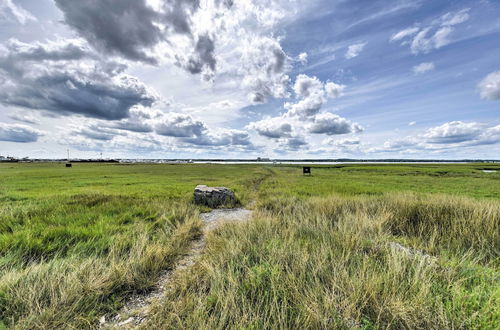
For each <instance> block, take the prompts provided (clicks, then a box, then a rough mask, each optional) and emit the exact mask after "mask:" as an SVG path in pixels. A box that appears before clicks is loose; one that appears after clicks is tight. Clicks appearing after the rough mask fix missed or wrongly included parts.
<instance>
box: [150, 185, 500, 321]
mask: <svg viewBox="0 0 500 330" xmlns="http://www.w3.org/2000/svg"><path fill="white" fill-rule="evenodd" d="M499 224H500V203H499V202H496V201H477V200H472V199H468V198H458V197H449V196H434V197H432V198H429V197H427V198H426V197H422V196H419V195H415V194H387V195H384V196H380V197H366V196H365V197H361V196H358V197H340V196H330V197H317V198H312V199H308V200H304V199H297V198H279V197H277V198H274V199H268V200H265V201H261V202H260V204H259V211H258V213H257V214H256V215H255V216H254V220H253V221H251V222H249V223H246V224H228V225H226V226H224V227H223V228H221V229H219V230H217V231H216V232H214V233H213V234H212V235H211V236H210V237H209V241H208V247H207V251H206V254H205V256H204V258H203V260H202V261H201V262H200V263H199V264H198V265H197V266H196V268H195V269H194V270H192V271H190V272H186V273H184V274H182V275H181V276H178V278H177V279H176V281H175V282H174V283H172V288H171V291H169V294H168V295H167V296H166V297H165V299H164V300H163V301H162V303H161V304H159V305H158V306H156V310H155V313H154V317H153V319H152V320H151V321H150V323H148V324H147V325H146V326H145V327H146V328H202V329H204V328H210V329H215V328H217V329H218V328H252V329H254V328H256V329H260V328H362V327H363V328H391V329H401V328H411V329H413V328H423V329H443V328H467V329H479V328H483V329H484V328H491V329H493V328H496V327H497V326H498V324H499V322H500V314H499V313H500V290H499V286H498V284H499V263H498V251H499V248H500V246H499V245H500V244H499V243H500V236H499V235H500V234H499V233H500V231H499ZM395 242H398V243H400V244H401V245H403V246H406V247H408V248H413V249H419V250H421V251H422V253H428V254H431V255H432V256H434V257H435V258H436V261H433V260H434V259H430V258H423V257H421V256H419V255H417V254H408V253H406V252H405V251H402V250H400V249H397V248H394V244H391V243H395Z"/></svg>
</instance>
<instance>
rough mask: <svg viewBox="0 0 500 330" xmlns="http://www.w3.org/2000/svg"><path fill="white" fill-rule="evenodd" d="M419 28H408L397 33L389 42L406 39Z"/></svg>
mask: <svg viewBox="0 0 500 330" xmlns="http://www.w3.org/2000/svg"><path fill="white" fill-rule="evenodd" d="M419 30H420V28H418V27H410V28H407V29H404V30H401V31H399V32H398V33H395V34H393V35H392V37H391V41H399V40H401V39H404V38H406V37H410V36H412V35H414V34H416V33H417V32H418V31H419Z"/></svg>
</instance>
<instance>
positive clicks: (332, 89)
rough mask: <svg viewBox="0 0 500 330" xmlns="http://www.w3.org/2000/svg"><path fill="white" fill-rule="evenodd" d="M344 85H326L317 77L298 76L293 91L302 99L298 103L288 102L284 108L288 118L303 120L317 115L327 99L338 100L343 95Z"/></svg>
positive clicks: (330, 83)
mask: <svg viewBox="0 0 500 330" xmlns="http://www.w3.org/2000/svg"><path fill="white" fill-rule="evenodd" d="M344 89H345V86H344V85H341V84H336V83H333V82H328V83H326V84H324V83H323V82H321V81H320V80H319V79H318V78H316V77H309V76H307V75H304V74H300V75H298V76H297V78H296V80H295V84H294V85H293V90H294V92H295V95H296V96H297V97H299V98H300V100H299V101H298V102H295V103H291V102H286V103H285V105H284V107H285V109H287V110H288V112H287V114H286V115H287V116H299V117H303V118H307V117H311V116H314V115H316V114H317V113H318V112H319V111H320V110H321V107H322V106H323V104H324V103H325V102H326V101H327V98H337V97H340V96H342V95H343V91H344Z"/></svg>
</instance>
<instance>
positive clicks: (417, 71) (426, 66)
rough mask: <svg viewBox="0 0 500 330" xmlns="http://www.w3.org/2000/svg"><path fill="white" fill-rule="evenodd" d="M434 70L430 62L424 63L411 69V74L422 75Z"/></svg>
mask: <svg viewBox="0 0 500 330" xmlns="http://www.w3.org/2000/svg"><path fill="white" fill-rule="evenodd" d="M434 69H435V65H434V63H432V62H424V63H420V64H419V65H415V66H414V67H413V73H415V74H422V73H426V72H429V71H432V70H434Z"/></svg>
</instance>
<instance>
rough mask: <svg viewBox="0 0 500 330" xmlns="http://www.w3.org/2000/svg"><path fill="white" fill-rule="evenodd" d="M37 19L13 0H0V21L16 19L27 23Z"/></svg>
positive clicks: (21, 22)
mask: <svg viewBox="0 0 500 330" xmlns="http://www.w3.org/2000/svg"><path fill="white" fill-rule="evenodd" d="M36 20H37V19H36V18H35V17H34V16H33V15H32V14H31V13H30V12H29V11H27V10H26V9H24V8H22V7H21V6H19V5H16V4H14V3H13V2H12V0H0V22H2V21H7V22H12V21H16V22H18V23H20V24H26V23H27V22H28V21H36Z"/></svg>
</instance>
